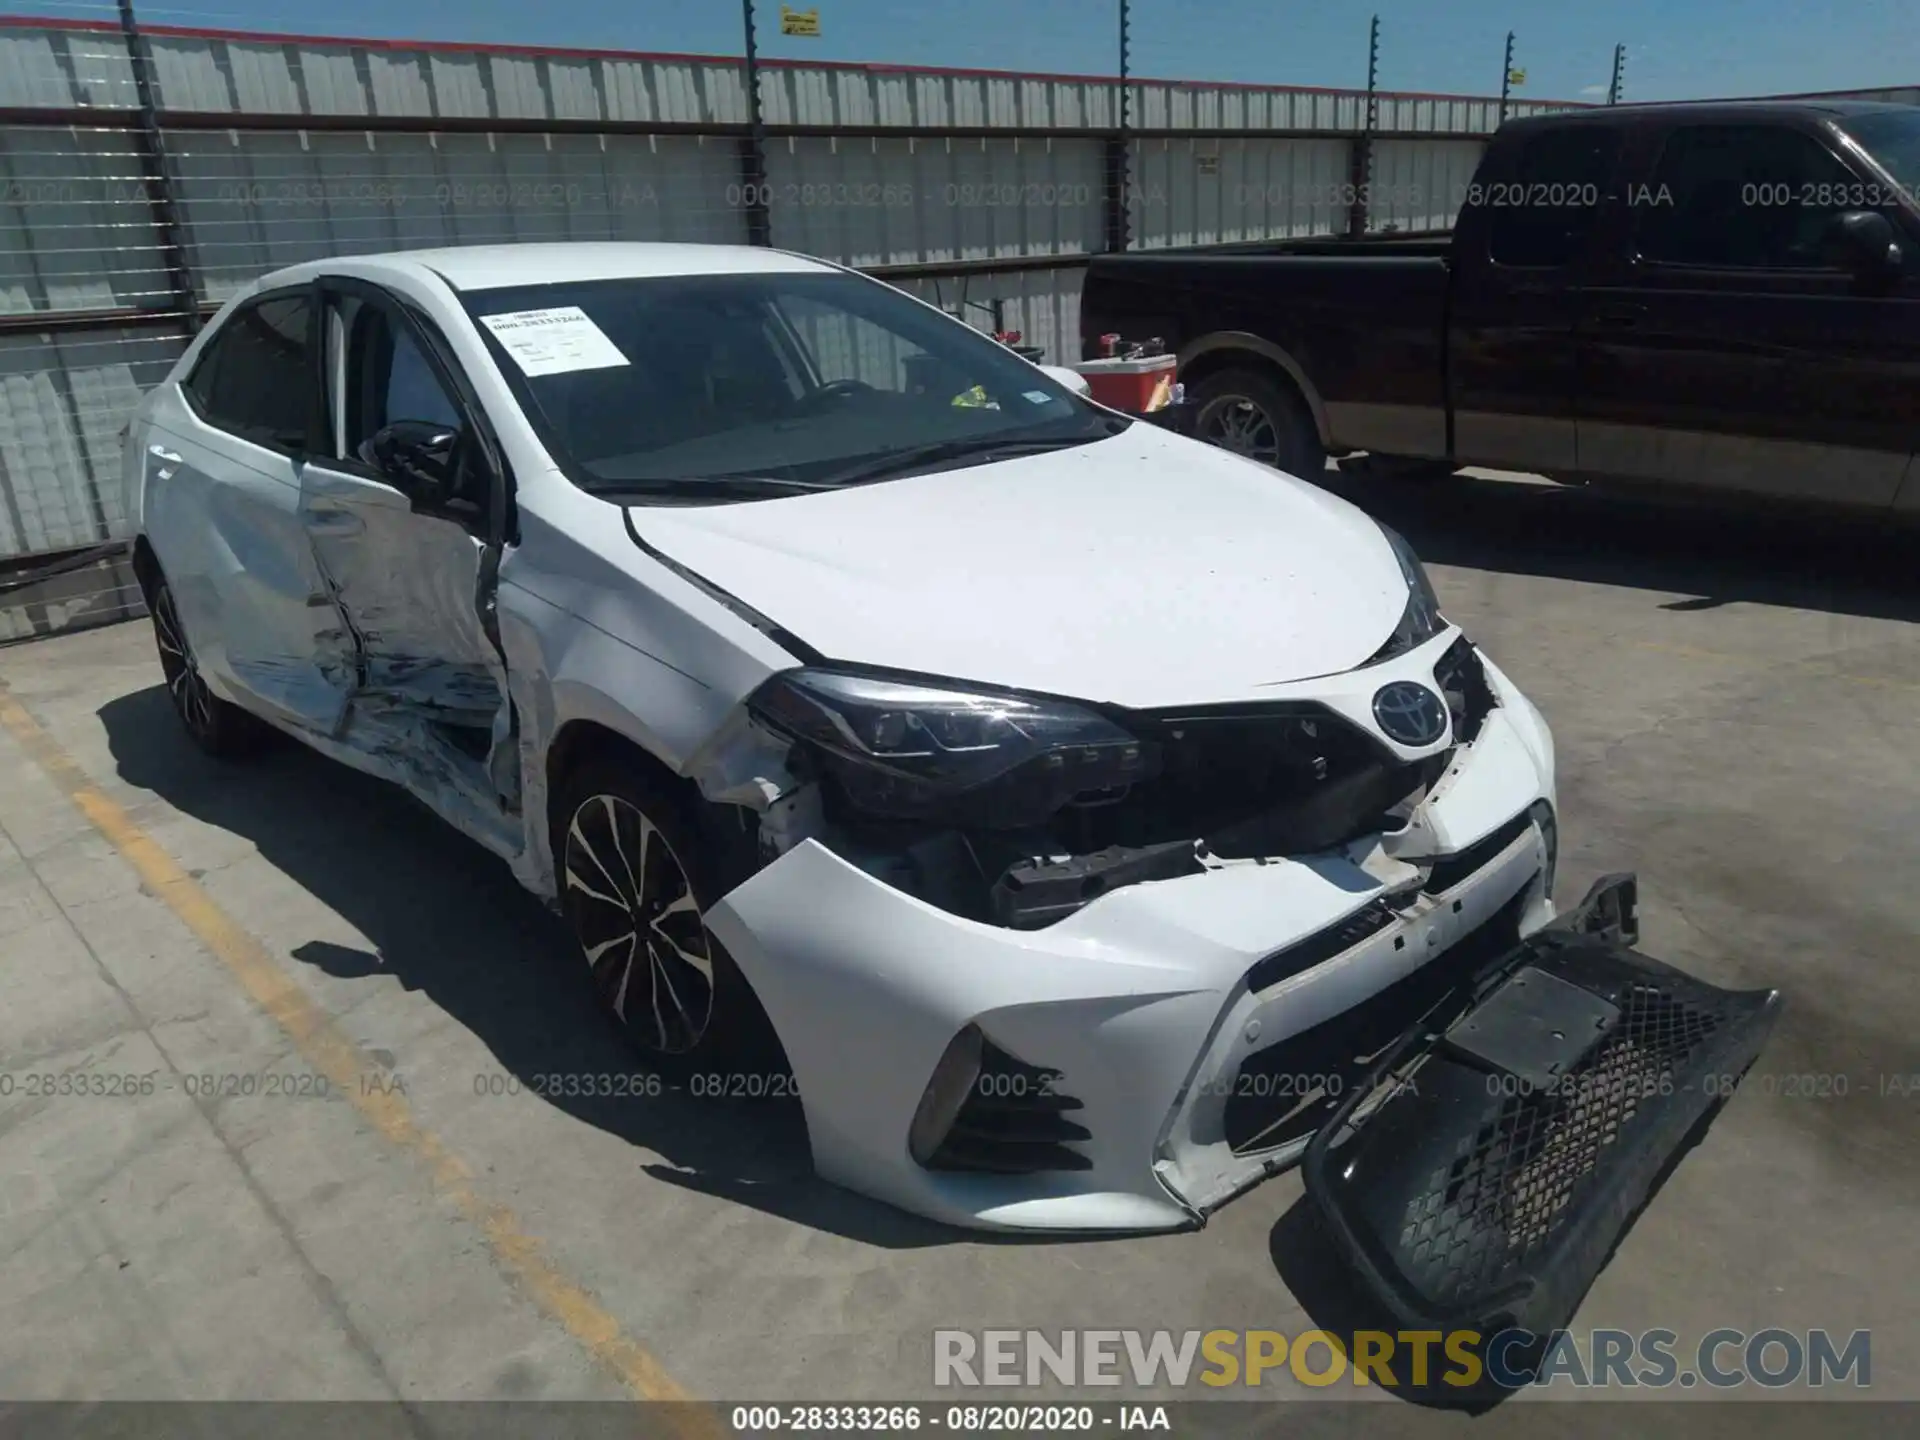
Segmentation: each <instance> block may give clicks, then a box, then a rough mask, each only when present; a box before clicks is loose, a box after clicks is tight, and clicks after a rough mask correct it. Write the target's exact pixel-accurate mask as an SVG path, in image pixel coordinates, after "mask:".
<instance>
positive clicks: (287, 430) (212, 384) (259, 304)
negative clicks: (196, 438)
mask: <svg viewBox="0 0 1920 1440" xmlns="http://www.w3.org/2000/svg"><path fill="white" fill-rule="evenodd" d="M312 308H313V307H312V304H311V302H310V301H309V299H308V297H307V295H306V294H305V293H304V292H302V293H300V294H294V295H270V296H267V297H265V298H263V299H260V300H255V301H251V302H250V303H248V304H246V305H243V306H242V307H241V308H239V309H238V310H236V311H234V312H233V314H232V315H230V316H228V317H227V322H226V324H224V325H222V326H221V327H220V330H219V333H218V334H216V335H214V336H213V338H212V339H211V340H209V341H208V342H207V348H206V351H205V353H204V354H202V355H201V356H200V359H199V360H198V361H197V362H196V363H195V365H194V367H193V373H192V374H190V375H189V376H188V377H187V379H186V383H185V384H184V385H183V386H182V387H181V388H182V389H184V390H185V391H186V393H187V397H188V399H189V400H190V401H192V403H193V408H194V409H195V411H197V412H198V413H199V416H200V418H201V419H202V420H205V421H206V422H207V423H208V424H209V425H213V426H217V427H218V428H219V429H222V430H226V431H229V432H231V433H232V434H234V435H238V436H239V437H240V438H241V439H243V440H251V441H253V442H254V443H255V444H256V445H264V446H266V447H267V448H268V449H271V450H280V451H284V452H287V453H289V454H290V453H292V452H293V451H296V450H299V449H302V448H303V447H304V446H305V445H306V440H307V417H308V415H309V413H310V412H311V407H312V402H313V394H314V372H313V366H312V364H311V357H310V354H309V350H308V345H309V339H310V336H309V325H308V320H309V317H310V316H311V314H312Z"/></svg>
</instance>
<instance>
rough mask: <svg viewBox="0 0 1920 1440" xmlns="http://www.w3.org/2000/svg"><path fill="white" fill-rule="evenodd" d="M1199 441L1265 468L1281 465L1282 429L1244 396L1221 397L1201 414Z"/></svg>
mask: <svg viewBox="0 0 1920 1440" xmlns="http://www.w3.org/2000/svg"><path fill="white" fill-rule="evenodd" d="M1195 431H1196V433H1197V434H1198V436H1199V438H1200V439H1202V440H1205V441H1206V442H1207V443H1208V444H1209V445H1217V446H1219V447H1220V448H1221V449H1222V450H1227V451H1230V452H1232V453H1233V454H1235V455H1244V456H1246V457H1247V459H1249V460H1258V461H1259V462H1260V463H1261V464H1262V465H1274V466H1277V465H1279V463H1280V428H1279V426H1277V425H1275V424H1274V422H1273V417H1272V416H1271V415H1269V414H1267V412H1266V411H1265V410H1263V409H1262V408H1261V407H1260V406H1258V405H1256V404H1254V402H1253V401H1251V400H1249V399H1248V398H1247V397H1246V396H1244V395H1222V396H1220V397H1219V398H1218V399H1216V400H1214V401H1212V402H1211V403H1210V404H1208V405H1207V406H1206V408H1205V409H1203V410H1202V411H1201V412H1200V417H1199V419H1198V421H1197V422H1196V424H1195Z"/></svg>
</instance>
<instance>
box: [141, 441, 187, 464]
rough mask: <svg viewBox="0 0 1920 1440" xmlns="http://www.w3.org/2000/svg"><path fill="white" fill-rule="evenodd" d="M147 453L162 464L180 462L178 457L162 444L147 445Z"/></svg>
mask: <svg viewBox="0 0 1920 1440" xmlns="http://www.w3.org/2000/svg"><path fill="white" fill-rule="evenodd" d="M147 454H149V455H151V456H152V457H153V458H154V459H156V460H158V461H160V462H162V463H163V464H167V465H178V464H179V463H180V457H179V456H178V455H176V454H174V453H173V451H171V450H169V449H167V448H166V447H165V446H163V445H149V446H147Z"/></svg>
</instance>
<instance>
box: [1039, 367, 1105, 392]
mask: <svg viewBox="0 0 1920 1440" xmlns="http://www.w3.org/2000/svg"><path fill="white" fill-rule="evenodd" d="M1040 369H1041V371H1042V372H1043V373H1045V375H1046V377H1047V378H1048V379H1049V380H1052V381H1055V382H1057V383H1058V384H1061V385H1064V386H1066V387H1067V389H1069V390H1071V391H1072V392H1073V393H1074V394H1076V395H1091V394H1092V393H1093V387H1092V386H1091V385H1089V384H1088V383H1087V377H1086V376H1084V375H1082V374H1081V373H1080V372H1079V371H1078V370H1069V369H1068V368H1067V367H1066V366H1064V365H1042V366H1040Z"/></svg>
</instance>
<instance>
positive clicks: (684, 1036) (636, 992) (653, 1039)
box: [563, 795, 714, 1055]
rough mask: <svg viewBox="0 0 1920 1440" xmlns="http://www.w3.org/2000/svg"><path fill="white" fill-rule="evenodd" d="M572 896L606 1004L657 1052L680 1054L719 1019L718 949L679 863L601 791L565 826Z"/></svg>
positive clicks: (570, 905) (630, 811) (653, 829)
mask: <svg viewBox="0 0 1920 1440" xmlns="http://www.w3.org/2000/svg"><path fill="white" fill-rule="evenodd" d="M563 858H564V865H565V871H564V879H565V885H564V892H563V893H564V895H565V897H566V909H567V915H568V918H569V919H570V920H571V921H572V923H573V933H574V935H575V937H576V938H577V939H578V941H579V943H580V948H581V950H582V952H583V953H584V954H585V956H586V960H587V965H588V967H589V968H590V969H591V970H592V971H593V978H594V983H595V985H596V986H597V987H598V988H599V990H600V994H601V998H602V999H603V1000H604V1001H605V1002H606V1004H607V1006H608V1008H609V1009H611V1010H612V1011H613V1014H614V1017H615V1018H616V1019H617V1020H618V1021H619V1022H620V1024H621V1025H622V1026H623V1027H624V1028H625V1029H626V1030H627V1031H628V1032H629V1033H630V1034H631V1035H632V1036H633V1038H634V1039H635V1040H637V1041H638V1042H639V1043H640V1044H641V1045H643V1046H645V1047H646V1048H647V1049H649V1050H654V1051H657V1052H659V1053H661V1054H666V1055H680V1054H685V1053H686V1052H687V1051H689V1050H692V1049H693V1048H694V1047H695V1046H697V1045H698V1044H699V1043H700V1041H701V1039H702V1037H704V1036H705V1035H706V1033H707V1029H708V1027H709V1026H710V1025H711V1023H712V1021H713V1000H714V990H713V951H712V948H711V942H710V941H709V940H708V937H707V931H706V926H705V925H704V924H703V923H702V921H701V919H700V906H699V902H698V900H697V899H696V898H695V896H694V893H693V883H692V881H691V880H690V879H689V878H688V876H687V871H686V867H685V866H684V865H682V864H681V862H680V857H679V856H678V855H676V854H675V853H674V851H673V847H672V846H671V845H670V844H668V843H667V838H666V836H665V835H663V834H662V833H661V832H660V829H659V827H658V826H656V825H655V824H654V823H653V822H652V821H651V820H649V819H648V818H647V817H646V816H645V815H644V814H643V813H641V811H640V810H639V808H638V807H636V806H635V805H633V804H632V803H631V802H629V801H626V800H623V799H621V798H620V797H619V796H617V795H593V796H590V797H588V798H587V799H586V800H585V801H583V802H582V803H581V804H580V805H579V806H578V807H577V808H576V809H575V810H574V812H573V817H572V818H571V819H570V820H569V821H568V822H567V838H566V853H565V856H564V857H563Z"/></svg>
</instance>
